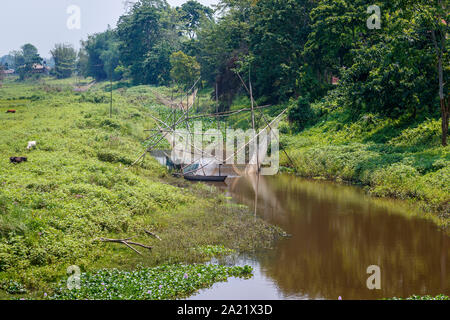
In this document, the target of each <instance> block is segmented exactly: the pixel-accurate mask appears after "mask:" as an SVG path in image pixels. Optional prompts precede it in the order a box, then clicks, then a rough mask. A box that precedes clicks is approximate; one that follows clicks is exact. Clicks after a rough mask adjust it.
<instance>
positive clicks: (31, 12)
mask: <svg viewBox="0 0 450 320" xmlns="http://www.w3.org/2000/svg"><path fill="white" fill-rule="evenodd" d="M185 1H186V0H168V2H169V3H170V5H172V6H179V5H181V4H182V3H184V2H185ZM197 1H198V2H200V3H202V4H204V5H211V4H217V3H218V0H197ZM72 5H75V6H78V7H79V9H80V22H81V25H80V29H76V28H75V29H69V28H68V27H67V20H68V19H69V17H70V16H71V14H69V13H67V10H68V8H69V7H70V6H72ZM123 13H124V5H123V0H6V1H4V0H2V1H1V4H0V57H1V56H3V55H5V54H8V53H9V52H10V51H12V50H18V49H20V47H21V46H22V45H24V44H25V43H31V44H33V45H35V46H36V47H37V48H38V50H39V53H40V55H41V56H42V57H45V58H47V57H50V50H51V49H52V48H53V46H54V45H55V44H56V43H70V44H72V45H74V46H75V47H76V48H79V43H80V40H81V39H86V37H87V35H88V34H92V33H96V32H101V31H104V30H106V28H107V27H108V24H109V25H111V26H112V27H115V25H116V23H117V20H118V19H119V17H120V16H121V15H122V14H123Z"/></svg>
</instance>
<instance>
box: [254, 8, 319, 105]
mask: <svg viewBox="0 0 450 320" xmlns="http://www.w3.org/2000/svg"><path fill="white" fill-rule="evenodd" d="M314 4H315V3H314V1H310V0H259V1H257V2H256V5H255V6H254V7H253V10H252V14H251V19H250V21H251V26H250V32H249V34H250V53H251V60H250V62H251V66H249V67H251V73H252V78H253V82H254V84H255V93H256V94H257V95H259V96H263V95H269V96H270V97H271V98H273V99H275V100H276V99H279V98H281V99H286V98H288V97H290V96H293V95H298V93H299V88H298V87H297V85H296V80H297V78H298V75H299V71H300V67H301V66H302V65H303V63H304V61H303V58H302V52H303V48H304V45H305V43H306V41H307V39H308V35H309V34H310V24H311V23H310V16H309V14H308V13H309V12H310V11H311V9H312V8H313V7H314Z"/></svg>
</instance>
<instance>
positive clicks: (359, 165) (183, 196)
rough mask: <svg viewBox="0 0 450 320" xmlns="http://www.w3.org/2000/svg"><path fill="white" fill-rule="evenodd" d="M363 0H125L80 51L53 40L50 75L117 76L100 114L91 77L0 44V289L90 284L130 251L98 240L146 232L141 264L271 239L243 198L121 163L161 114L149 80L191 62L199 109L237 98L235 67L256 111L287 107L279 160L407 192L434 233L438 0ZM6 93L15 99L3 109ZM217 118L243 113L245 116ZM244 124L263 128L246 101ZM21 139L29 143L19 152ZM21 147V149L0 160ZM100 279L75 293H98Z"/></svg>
mask: <svg viewBox="0 0 450 320" xmlns="http://www.w3.org/2000/svg"><path fill="white" fill-rule="evenodd" d="M372 5H373V1H369V0H338V1H336V0H283V1H281V0H221V1H220V3H219V5H218V6H217V7H214V10H213V9H212V8H209V7H206V6H203V5H201V4H200V3H198V2H197V1H195V0H190V1H187V2H186V3H185V4H184V5H182V6H180V7H172V6H170V5H169V4H168V3H167V2H166V1H165V0H139V1H136V2H135V3H133V4H132V5H131V6H130V7H129V8H128V10H127V11H126V12H125V13H124V15H123V16H122V17H121V18H120V19H119V21H118V23H117V27H116V28H114V29H108V30H106V31H104V32H101V33H97V34H93V35H90V36H89V37H88V38H87V39H86V40H85V41H83V42H82V49H81V50H80V51H79V52H78V53H77V54H76V53H75V51H74V50H73V48H71V47H70V46H65V45H56V46H55V49H54V50H53V51H52V54H53V60H54V61H55V68H54V70H53V74H54V75H55V76H56V77H57V78H61V79H63V78H67V77H70V76H71V75H72V74H73V72H77V74H78V75H82V76H84V77H86V78H87V79H89V80H85V81H84V82H86V83H88V82H90V81H91V80H92V79H95V80H98V81H102V80H107V79H108V80H109V79H110V80H112V81H115V83H114V90H115V92H114V93H115V94H114V110H113V111H114V112H113V117H111V118H109V117H108V113H109V110H108V102H109V94H108V92H107V91H108V90H109V89H108V87H107V85H106V84H103V83H100V84H97V85H96V86H95V87H94V88H93V90H91V91H86V92H82V91H83V90H80V92H77V93H75V92H73V90H72V89H73V88H72V85H73V80H72V79H70V78H69V79H66V80H49V79H48V78H45V77H44V79H43V80H41V81H40V82H35V83H31V82H27V81H29V80H30V78H39V77H41V76H42V75H40V74H37V73H36V70H35V65H36V64H41V63H43V59H42V58H41V57H40V55H39V53H38V51H37V49H36V48H35V47H34V46H33V45H31V44H26V45H24V46H23V47H22V48H21V49H20V50H19V51H15V52H12V53H11V54H10V55H8V56H4V57H1V58H0V70H2V69H7V68H15V69H16V73H17V74H18V75H19V79H20V80H22V81H21V82H20V81H17V82H16V81H15V80H16V79H15V78H11V77H6V79H7V80H2V79H3V73H2V72H0V81H3V82H4V83H3V88H0V93H1V96H0V123H1V127H0V131H1V133H2V135H1V138H0V151H1V154H4V155H6V156H5V160H4V161H3V162H0V169H1V171H0V184H1V185H2V188H1V190H0V281H2V280H4V279H12V280H11V281H12V282H8V281H7V282H0V283H3V285H2V288H3V290H5V291H6V292H23V290H25V289H26V290H30V292H35V290H36V289H38V288H39V290H43V288H46V286H48V284H49V283H53V282H55V281H56V280H58V279H59V278H61V277H62V276H63V275H64V273H65V268H67V266H68V265H70V264H77V265H80V267H82V269H83V270H85V271H87V273H86V274H85V278H86V279H87V280H86V281H91V280H89V279H93V278H91V277H94V278H95V277H96V276H95V273H93V272H94V271H93V270H94V269H95V268H96V267H98V268H103V267H105V265H106V266H108V267H114V266H118V267H127V266H129V265H132V264H134V263H136V262H137V261H138V262H142V259H138V258H137V257H135V253H134V252H132V251H131V250H129V249H128V248H126V247H123V248H122V247H119V246H118V245H114V244H107V243H99V242H98V241H97V242H95V241H93V240H94V239H96V238H98V237H111V238H120V237H127V236H130V235H131V236H136V237H137V238H136V241H140V242H144V243H148V242H150V243H151V244H152V246H153V250H152V252H151V254H149V255H146V257H145V259H144V260H145V264H146V265H148V266H154V265H158V264H161V263H175V262H182V263H189V262H197V261H203V260H205V259H207V258H209V257H211V256H212V255H216V254H221V252H222V253H223V252H225V253H226V252H230V251H228V250H236V249H241V250H249V249H251V248H253V247H255V246H261V245H267V244H268V243H269V242H270V240H272V239H273V237H274V234H276V233H277V231H275V230H274V229H273V228H271V227H269V226H267V225H265V224H264V223H262V222H259V223H258V224H256V225H253V223H252V222H251V220H250V217H249V216H248V215H247V212H246V210H245V208H242V207H239V206H230V205H229V204H226V201H225V200H224V198H221V197H217V196H215V195H214V194H213V192H212V191H211V190H210V189H209V188H208V187H205V186H203V185H195V186H188V185H187V184H184V183H182V182H180V181H177V180H175V179H173V178H172V177H170V175H169V174H168V173H167V172H166V171H165V170H164V169H162V168H161V167H160V166H158V165H157V164H156V162H155V161H153V160H149V159H147V160H146V161H145V162H144V164H143V165H142V166H140V167H135V168H131V169H127V167H128V166H129V165H130V164H131V163H132V162H133V161H134V160H135V158H136V157H137V155H138V154H139V153H140V152H142V149H143V147H144V145H143V144H142V141H143V140H144V139H145V138H146V137H145V136H144V135H143V132H144V129H148V127H147V126H148V125H149V124H148V117H146V114H147V113H149V112H153V113H158V114H159V115H165V116H167V115H168V113H169V110H167V109H166V108H164V107H163V106H161V97H159V96H158V92H159V93H163V94H164V95H165V96H166V97H168V96H170V93H171V91H173V90H177V88H182V89H186V88H190V87H191V85H192V84H193V82H195V81H196V80H197V78H198V77H199V76H201V80H202V81H200V82H199V85H200V89H201V91H200V96H201V97H202V98H203V99H204V100H203V103H202V102H201V101H199V100H198V105H197V106H195V108H194V109H195V111H196V112H202V113H211V112H215V111H216V106H215V104H214V103H212V101H211V99H213V100H215V98H216V97H217V99H218V101H219V105H218V108H219V110H220V111H228V110H237V109H239V108H242V107H249V105H250V104H251V100H250V99H249V98H248V97H247V96H248V94H247V90H245V89H244V86H243V82H246V85H248V82H250V81H249V80H251V83H252V93H253V95H254V97H255V100H256V103H257V105H267V104H269V105H272V109H270V110H266V111H264V114H265V116H266V117H267V118H273V117H274V116H276V115H277V113H279V112H281V111H282V110H284V109H288V121H285V122H283V123H282V124H281V125H280V130H281V133H282V134H283V135H282V136H283V137H282V140H281V143H282V147H283V148H284V149H285V150H286V151H287V153H288V154H289V155H290V157H287V156H286V155H285V154H282V164H283V166H284V167H285V168H286V170H291V171H293V172H295V173H296V174H299V175H301V176H305V177H313V178H326V179H333V180H338V181H340V180H344V181H350V182H353V183H358V184H361V185H363V186H364V187H365V188H366V189H367V191H368V192H370V193H371V194H373V195H376V196H382V197H396V198H401V199H405V200H410V201H416V202H417V203H418V204H419V205H420V206H421V207H422V208H423V209H425V210H427V211H429V212H432V213H433V214H434V219H435V221H436V222H438V223H439V224H440V225H442V226H444V227H447V230H448V226H449V213H450V187H449V184H448V181H449V180H450V179H449V178H450V152H449V150H450V149H449V147H448V146H447V144H448V143H447V137H448V122H449V98H448V83H449V81H448V73H449V68H450V64H449V54H448V41H447V36H448V31H449V30H448V28H449V27H448V21H449V19H448V15H449V10H448V4H447V2H446V1H442V0H434V1H424V0H414V1H412V0H381V1H378V2H377V5H378V7H373V6H372ZM378 9H379V15H378V13H377V10H378ZM13 81H14V82H13ZM146 85H152V86H154V87H153V88H149V87H148V86H146ZM162 86H164V87H162ZM156 87H157V88H156ZM10 108H14V109H17V110H18V113H17V114H5V113H4V110H6V109H10ZM221 120H223V121H226V124H227V125H228V126H234V127H239V128H248V126H249V119H248V117H244V116H243V115H242V114H237V115H233V116H231V117H229V118H227V119H221ZM256 122H257V125H258V126H259V127H264V126H265V125H264V123H265V121H263V118H262V117H259V115H258V117H257V119H256ZM209 125H210V126H211V127H212V126H215V123H214V122H210V123H209ZM31 140H36V141H38V147H37V149H36V150H32V151H30V152H29V153H28V154H27V153H25V150H24V148H25V147H26V143H27V141H31ZM22 155H28V158H29V159H28V160H29V161H28V162H27V163H23V164H20V165H11V164H9V163H7V157H9V156H22ZM193 208H195V210H193ZM199 208H200V209H199ZM211 212H213V213H214V214H213V215H211ZM250 226H251V230H253V231H252V232H246V231H247V230H248V229H250ZM145 229H151V230H153V231H155V232H157V233H158V234H160V235H161V237H162V238H163V239H164V241H162V242H158V241H156V242H155V241H154V240H153V239H149V238H148V237H147V236H146V233H145V231H144V230H145ZM236 235H239V237H236ZM180 239H181V240H180ZM186 252H189V253H190V254H189V255H186ZM174 268H178V267H174ZM182 268H184V267H182ZM147 270H150V269H147ZM222 271H223V272H225V271H224V270H222ZM102 272H104V273H108V272H111V271H102ZM136 272H138V271H136ZM100 274H102V273H100ZM123 275H125V273H124V274H123ZM126 275H127V276H128V275H129V274H126ZM117 276H118V277H120V276H121V273H120V272H119V274H118V275H117ZM95 279H96V278H95ZM149 281H150V280H149ZM94 282H95V281H94ZM206 284H209V282H206V283H196V284H193V286H194V287H195V288H198V287H201V286H203V285H206ZM22 288H24V289H23V290H22ZM98 288H99V287H98V283H94V284H93V285H92V287H91V289H92V292H85V293H83V294H85V297H88V298H89V297H97V296H95V295H92V294H93V292H96V290H97V289H98ZM127 290H128V289H127ZM129 290H131V291H133V290H134V289H133V288H129ZM174 290H175V289H174ZM183 290H184V289H182V290H181V291H180V293H181V294H183V293H185V291H183ZM175 292H178V291H172V292H171V293H168V294H169V296H170V294H174V295H177V294H176V293H175ZM61 294H69V295H70V293H67V292H66V293H61ZM61 297H62V296H61Z"/></svg>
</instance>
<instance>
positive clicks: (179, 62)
mask: <svg viewBox="0 0 450 320" xmlns="http://www.w3.org/2000/svg"><path fill="white" fill-rule="evenodd" d="M170 64H171V65H172V69H171V70H170V75H171V77H172V80H174V81H175V82H177V83H178V84H181V85H183V86H184V87H185V88H188V87H190V86H192V85H193V84H194V82H195V81H196V80H197V79H198V77H199V76H200V64H199V63H198V62H197V60H196V59H195V57H191V56H188V55H187V54H185V53H183V52H182V51H178V52H174V53H172V55H171V56H170Z"/></svg>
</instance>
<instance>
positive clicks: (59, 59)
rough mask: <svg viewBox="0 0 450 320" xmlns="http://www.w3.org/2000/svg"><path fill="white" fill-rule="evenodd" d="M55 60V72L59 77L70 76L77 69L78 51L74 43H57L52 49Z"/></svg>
mask: <svg viewBox="0 0 450 320" xmlns="http://www.w3.org/2000/svg"><path fill="white" fill-rule="evenodd" d="M50 53H51V54H52V57H53V59H54V61H55V67H54V69H53V73H54V74H55V75H56V77H57V78H58V79H64V78H69V77H71V76H72V73H73V72H74V70H75V63H76V59H77V52H76V51H75V49H74V48H73V46H72V45H68V44H56V45H55V48H54V49H53V50H51V51H50Z"/></svg>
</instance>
